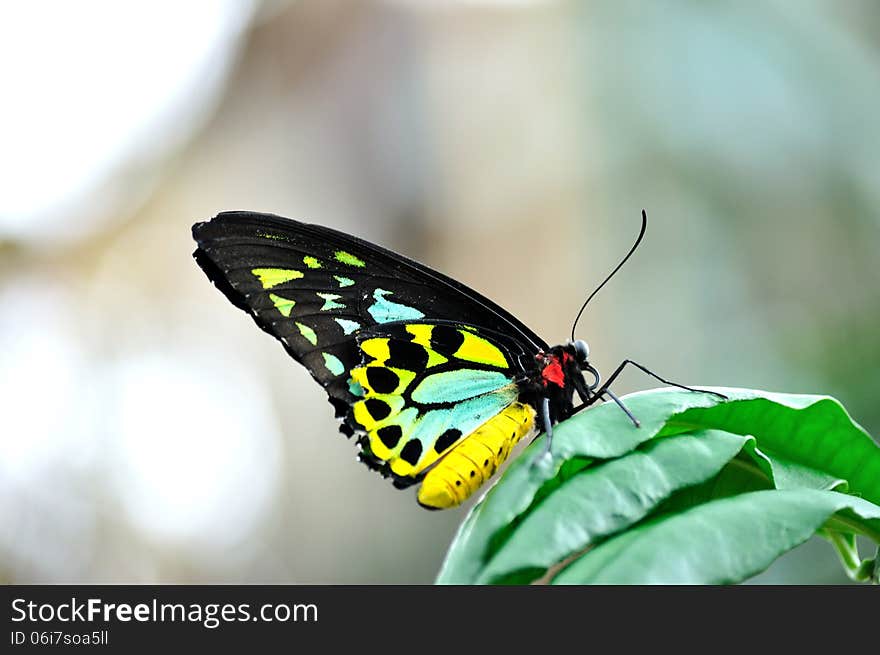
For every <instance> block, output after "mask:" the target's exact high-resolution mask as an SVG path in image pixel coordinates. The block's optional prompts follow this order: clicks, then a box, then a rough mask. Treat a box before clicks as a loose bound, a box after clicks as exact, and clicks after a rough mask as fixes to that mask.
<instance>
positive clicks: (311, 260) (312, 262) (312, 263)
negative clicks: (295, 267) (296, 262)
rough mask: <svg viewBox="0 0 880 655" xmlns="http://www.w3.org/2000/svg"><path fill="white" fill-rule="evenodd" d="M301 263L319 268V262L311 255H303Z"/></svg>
mask: <svg viewBox="0 0 880 655" xmlns="http://www.w3.org/2000/svg"><path fill="white" fill-rule="evenodd" d="M303 264H305V265H306V266H308V267H309V268H321V262H319V261H318V260H317V259H315V258H314V257H312V256H311V255H306V256H305V257H303Z"/></svg>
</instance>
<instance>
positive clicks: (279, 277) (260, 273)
mask: <svg viewBox="0 0 880 655" xmlns="http://www.w3.org/2000/svg"><path fill="white" fill-rule="evenodd" d="M251 273H253V274H254V275H256V276H257V277H258V278H260V284H262V285H263V288H264V289H271V288H272V287H277V286H278V285H279V284H284V283H285V282H289V281H290V280H298V279H300V278H301V277H305V276H304V275H303V274H302V273H301V272H300V271H295V270H293V269H290V268H254V269H251Z"/></svg>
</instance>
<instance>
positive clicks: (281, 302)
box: [269, 293, 296, 318]
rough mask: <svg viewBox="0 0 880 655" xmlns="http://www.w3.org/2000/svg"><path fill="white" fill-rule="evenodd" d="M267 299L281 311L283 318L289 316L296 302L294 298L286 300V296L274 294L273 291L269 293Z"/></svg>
mask: <svg viewBox="0 0 880 655" xmlns="http://www.w3.org/2000/svg"><path fill="white" fill-rule="evenodd" d="M269 299H270V300H271V301H272V302H273V303H275V309H277V310H278V311H279V312H281V315H282V316H283V317H284V318H290V312H291V311H292V310H293V306H294V305H295V304H296V301H295V300H288V299H287V298H282V297H281V296H276V295H275V294H274V293H270V294H269Z"/></svg>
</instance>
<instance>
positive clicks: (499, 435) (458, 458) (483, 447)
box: [418, 403, 535, 509]
mask: <svg viewBox="0 0 880 655" xmlns="http://www.w3.org/2000/svg"><path fill="white" fill-rule="evenodd" d="M534 424H535V410H534V408H533V407H532V406H531V405H527V404H525V403H513V404H511V405H510V406H508V407H507V408H506V409H504V410H503V411H502V412H501V413H499V414H497V415H495V416H493V417H492V418H490V419H489V420H488V421H486V422H485V423H483V424H482V425H481V426H480V427H478V428H477V429H476V430H474V431H473V432H471V433H470V434H469V435H468V436H467V437H465V438H464V439H462V440H461V441H459V442H458V444H457V445H456V446H454V447H453V448H452V450H450V451H449V452H448V453H447V454H446V455H445V456H444V457H443V458H442V459H441V460H440V461H439V462H438V463H437V464H436V465H435V466H434V468H432V469H431V470H430V471H428V474H427V475H426V476H425V479H424V480H422V485H421V486H420V487H419V494H418V499H419V503H420V504H421V505H423V506H425V507H429V508H431V509H447V508H449V507H455V506H456V505H460V504H461V503H463V502H464V501H465V500H467V498H468V497H470V496H471V494H473V493H474V492H475V491H476V490H477V489H479V488H480V487H481V486H482V485H483V483H484V482H485V481H486V480H488V479H489V478H490V477H491V476H492V475H493V474H494V473H495V471H497V470H498V467H499V466H501V465H502V464H503V463H504V460H506V459H507V457H508V455H510V451H511V450H512V449H513V447H514V446H515V445H516V444H517V443H518V442H519V440H520V439H522V438H523V437H524V436H525V435H526V434H528V433H529V432H530V431H531V429H532V427H533V426H534Z"/></svg>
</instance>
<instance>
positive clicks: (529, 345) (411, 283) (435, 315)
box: [193, 212, 547, 486]
mask: <svg viewBox="0 0 880 655" xmlns="http://www.w3.org/2000/svg"><path fill="white" fill-rule="evenodd" d="M193 237H194V238H195V240H196V242H197V244H198V248H197V249H196V251H195V253H194V257H195V259H196V261H197V262H198V264H199V266H201V268H202V269H203V270H204V271H205V273H206V274H207V275H208V277H209V278H210V279H211V280H212V281H213V282H214V284H215V285H216V286H217V287H218V288H219V289H220V290H221V291H222V292H223V293H224V294H225V295H226V297H227V298H229V300H230V301H231V302H232V303H233V304H235V305H236V306H237V307H239V308H241V309H243V310H244V311H246V312H248V313H249V314H251V316H252V317H253V318H254V320H255V321H256V323H257V325H259V326H260V328H262V329H263V330H265V331H266V332H268V333H270V334H272V335H273V336H274V337H276V338H277V339H279V340H280V341H281V342H282V344H283V345H284V347H285V349H286V350H287V352H288V353H289V354H290V355H291V356H292V357H293V358H294V359H296V360H297V361H299V362H301V363H302V364H303V365H304V366H305V367H306V368H307V369H308V370H309V372H310V373H311V375H312V376H313V377H314V378H315V380H316V381H317V382H318V383H320V384H321V385H322V386H323V387H324V389H325V390H326V391H327V394H328V396H329V398H330V400H331V402H332V403H333V405H334V407H335V408H336V413H337V417H339V418H341V419H343V427H342V428H341V429H342V430H343V431H344V432H346V433H347V434H352V433H353V432H358V433H361V434H362V435H365V437H364V438H362V439H361V441H360V443H361V447H362V449H363V452H362V458H363V459H364V460H365V461H366V462H367V463H368V464H370V465H372V466H373V467H374V468H378V469H380V470H381V471H382V472H383V473H385V474H392V475H393V476H394V478H395V480H396V481H397V482H398V484H399V485H400V486H405V485H406V484H407V483H408V482H413V481H417V480H418V479H419V478H420V476H421V475H422V474H423V473H424V471H426V470H427V469H428V468H429V467H430V466H431V465H432V464H434V463H435V462H436V461H437V460H438V459H439V458H441V457H442V456H443V455H444V453H446V452H448V451H449V450H450V449H451V448H453V447H454V446H455V444H456V443H457V442H458V441H459V440H460V439H461V438H462V437H463V436H467V435H468V434H470V433H471V432H472V431H473V430H475V429H476V428H477V427H479V426H480V425H481V424H483V423H485V422H486V421H487V420H489V419H491V418H492V417H493V416H495V415H497V414H498V413H499V412H501V411H502V410H504V409H505V408H506V407H508V406H509V405H511V403H513V402H515V401H516V399H517V396H518V390H517V386H516V381H517V377H518V376H520V377H521V376H522V374H523V373H524V372H525V371H526V370H527V369H528V368H529V366H530V365H533V362H534V355H535V353H536V352H538V351H539V350H544V349H546V348H547V345H546V344H545V343H544V342H543V341H542V340H541V339H540V338H539V337H538V336H537V335H535V334H534V333H533V332H532V331H531V330H529V329H528V328H527V327H526V326H525V325H523V324H522V323H521V322H520V321H518V320H517V319H516V318H514V317H513V316H511V315H510V314H509V313H508V312H506V311H505V310H503V309H501V308H500V307H498V306H497V305H496V304H495V303H493V302H492V301H490V300H488V299H487V298H485V297H483V296H482V295H480V294H478V293H477V292H475V291H473V290H472V289H469V288H468V287H466V286H464V285H463V284H461V283H459V282H456V281H455V280H452V279H451V278H449V277H446V276H445V275H443V274H441V273H438V272H437V271H434V270H432V269H430V268H428V267H426V266H424V265H422V264H419V263H417V262H414V261H412V260H410V259H407V258H405V257H403V256H401V255H399V254H397V253H394V252H391V251H389V250H386V249H384V248H381V247H379V246H376V245H374V244H371V243H369V242H366V241H363V240H361V239H358V238H356V237H352V236H350V235H347V234H344V233H341V232H337V231H335V230H331V229H329V228H326V227H322V226H316V225H309V224H305V223H300V222H298V221H293V220H291V219H285V218H281V217H278V216H274V215H269V214H259V213H253V212H224V213H222V214H219V215H218V216H216V217H215V218H214V219H212V220H210V221H207V222H204V223H197V224H196V225H194V226H193Z"/></svg>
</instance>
